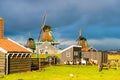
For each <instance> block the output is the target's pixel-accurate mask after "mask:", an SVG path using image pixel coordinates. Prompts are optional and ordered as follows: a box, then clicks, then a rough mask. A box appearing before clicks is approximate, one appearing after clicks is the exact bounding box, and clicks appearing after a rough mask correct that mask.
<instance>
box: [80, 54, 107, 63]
mask: <svg viewBox="0 0 120 80" xmlns="http://www.w3.org/2000/svg"><path fill="white" fill-rule="evenodd" d="M82 58H88V59H93V60H97V61H98V64H100V63H107V60H108V55H107V53H104V52H82Z"/></svg>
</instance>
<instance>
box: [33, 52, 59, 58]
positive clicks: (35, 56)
mask: <svg viewBox="0 0 120 80" xmlns="http://www.w3.org/2000/svg"><path fill="white" fill-rule="evenodd" d="M47 56H57V57H58V58H60V57H61V56H60V54H57V53H56V54H36V53H34V54H32V55H31V57H32V58H38V57H39V58H46V57H47Z"/></svg>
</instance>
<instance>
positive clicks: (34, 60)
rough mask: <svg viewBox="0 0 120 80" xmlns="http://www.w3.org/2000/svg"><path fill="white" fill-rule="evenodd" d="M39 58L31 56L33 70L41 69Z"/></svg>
mask: <svg viewBox="0 0 120 80" xmlns="http://www.w3.org/2000/svg"><path fill="white" fill-rule="evenodd" d="M39 65H40V63H39V58H31V70H38V69H39V67H40V66H39Z"/></svg>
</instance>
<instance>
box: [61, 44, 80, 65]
mask: <svg viewBox="0 0 120 80" xmlns="http://www.w3.org/2000/svg"><path fill="white" fill-rule="evenodd" d="M80 59H81V46H77V45H72V46H69V47H68V48H66V49H64V50H62V51H61V63H62V64H77V61H80Z"/></svg>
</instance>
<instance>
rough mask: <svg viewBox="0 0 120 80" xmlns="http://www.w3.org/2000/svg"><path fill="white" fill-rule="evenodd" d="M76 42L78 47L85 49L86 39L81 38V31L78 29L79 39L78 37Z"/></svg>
mask: <svg viewBox="0 0 120 80" xmlns="http://www.w3.org/2000/svg"><path fill="white" fill-rule="evenodd" d="M77 41H78V45H80V46H82V47H87V39H86V38H85V37H83V36H82V29H80V32H79V37H78V39H77Z"/></svg>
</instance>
